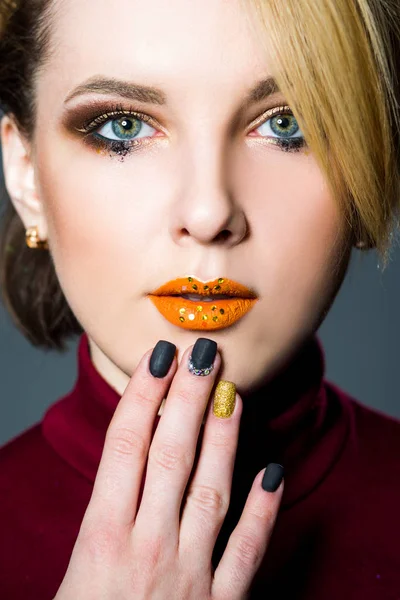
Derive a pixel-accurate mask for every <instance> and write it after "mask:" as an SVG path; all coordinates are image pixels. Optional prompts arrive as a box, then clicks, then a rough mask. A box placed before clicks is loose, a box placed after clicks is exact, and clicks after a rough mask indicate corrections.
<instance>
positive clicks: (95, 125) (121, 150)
mask: <svg viewBox="0 0 400 600" xmlns="http://www.w3.org/2000/svg"><path fill="white" fill-rule="evenodd" d="M278 115H279V116H284V115H291V116H294V114H293V112H292V110H291V109H290V107H289V106H287V105H286V106H277V107H275V108H270V109H268V110H266V111H265V112H264V113H263V114H262V115H261V116H260V117H258V119H257V120H256V121H255V126H254V127H253V128H252V129H251V130H250V132H251V131H254V130H255V129H258V128H259V127H261V126H262V125H264V124H265V123H267V122H268V121H269V120H270V119H271V118H273V117H276V116H278ZM119 117H131V118H134V119H135V120H138V121H143V122H144V123H148V124H149V125H150V126H151V127H158V124H157V122H156V121H155V120H154V119H153V118H152V117H150V116H149V115H146V114H144V113H141V112H137V111H135V110H134V109H132V110H131V109H129V110H126V109H124V108H123V106H121V105H116V106H114V107H112V109H111V110H110V111H107V112H106V113H103V114H101V115H99V116H97V117H95V118H94V119H90V120H88V121H86V122H85V123H84V124H83V125H82V127H79V128H76V129H77V131H79V132H80V133H84V134H85V142H86V143H87V144H89V145H90V146H94V147H95V148H96V149H99V148H103V149H106V150H109V151H111V152H112V153H114V154H117V155H121V156H126V155H127V154H129V153H130V152H133V151H134V150H135V149H136V148H138V147H140V146H144V145H147V144H148V143H151V142H146V141H142V140H151V139H152V138H139V139H138V140H136V141H135V140H134V139H132V140H125V141H124V140H110V139H108V138H105V137H104V136H101V135H99V134H96V130H97V129H99V128H100V127H101V126H102V125H105V124H106V123H107V122H109V121H114V120H116V119H118V118H119ZM264 117H265V118H264ZM250 132H249V133H250ZM261 139H264V140H268V142H267V143H269V144H272V145H275V146H279V148H280V149H281V150H282V151H283V152H299V151H300V150H301V149H302V148H304V147H306V146H307V144H306V141H305V139H304V137H296V138H292V139H290V138H286V139H285V138H274V137H272V138H271V137H263V136H261ZM139 140H140V141H139Z"/></svg>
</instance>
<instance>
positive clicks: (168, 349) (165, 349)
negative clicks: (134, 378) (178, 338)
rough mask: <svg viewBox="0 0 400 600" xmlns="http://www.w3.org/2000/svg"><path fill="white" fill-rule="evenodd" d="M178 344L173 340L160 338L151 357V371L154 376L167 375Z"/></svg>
mask: <svg viewBox="0 0 400 600" xmlns="http://www.w3.org/2000/svg"><path fill="white" fill-rule="evenodd" d="M175 350H176V346H175V344H171V342H166V341H165V340H160V341H159V342H157V344H156V345H155V346H154V350H153V352H152V355H151V357H150V365H149V368H150V373H151V374H152V375H153V377H159V378H162V377H165V376H166V374H167V373H168V371H169V369H170V367H171V365H172V361H173V360H174V356H175Z"/></svg>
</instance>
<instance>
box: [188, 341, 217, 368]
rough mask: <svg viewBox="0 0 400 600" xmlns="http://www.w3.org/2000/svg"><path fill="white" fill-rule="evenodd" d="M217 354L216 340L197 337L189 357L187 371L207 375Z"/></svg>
mask: <svg viewBox="0 0 400 600" xmlns="http://www.w3.org/2000/svg"><path fill="white" fill-rule="evenodd" d="M216 355H217V342H214V340H209V339H208V338H198V340H197V341H196V343H195V345H194V346H193V349H192V354H191V356H190V359H189V371H190V372H191V373H193V374H194V375H209V373H211V371H212V369H213V365H214V360H215V357H216Z"/></svg>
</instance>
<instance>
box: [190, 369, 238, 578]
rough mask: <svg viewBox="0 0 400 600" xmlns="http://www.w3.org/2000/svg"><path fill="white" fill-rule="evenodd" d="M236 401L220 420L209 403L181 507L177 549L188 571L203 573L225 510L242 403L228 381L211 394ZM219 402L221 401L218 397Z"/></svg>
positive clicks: (222, 382) (219, 384) (230, 485)
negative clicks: (194, 464)
mask: <svg viewBox="0 0 400 600" xmlns="http://www.w3.org/2000/svg"><path fill="white" fill-rule="evenodd" d="M224 391H225V398H226V399H227V400H228V401H229V395H230V394H231V395H232V394H233V397H234V398H235V399H236V401H235V407H234V411H233V413H232V415H231V416H230V417H228V418H220V417H218V416H216V415H215V414H214V411H213V403H210V406H209V409H208V411H207V412H208V414H207V420H206V424H205V429H204V434H203V439H202V446H201V453H200V458H199V462H198V465H197V468H196V472H195V474H194V477H193V479H192V481H191V483H190V486H189V488H188V492H187V495H186V501H185V505H184V507H183V512H182V517H181V524H180V537H179V550H180V553H181V556H182V560H183V561H184V562H185V564H186V565H188V566H189V567H190V570H191V572H193V571H199V572H201V573H205V572H207V570H208V569H209V566H210V563H211V556H212V552H213V548H214V546H215V541H216V539H217V536H218V533H219V531H220V529H221V526H222V523H223V521H224V519H225V517H226V513H227V511H228V507H229V502H230V495H231V487H232V476H233V469H234V465H235V457H236V450H237V443H238V437H239V425H240V417H241V414H242V410H243V403H242V400H241V398H240V396H239V395H238V394H237V393H236V388H235V385H234V384H233V383H231V382H224V381H220V382H219V383H218V386H217V388H216V390H215V395H216V396H217V397H218V399H219V398H220V396H221V395H223V394H224ZM222 402H225V399H224V398H222Z"/></svg>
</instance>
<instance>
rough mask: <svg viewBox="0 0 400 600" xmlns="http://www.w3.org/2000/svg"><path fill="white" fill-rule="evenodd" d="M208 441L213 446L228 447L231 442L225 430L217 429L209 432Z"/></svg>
mask: <svg viewBox="0 0 400 600" xmlns="http://www.w3.org/2000/svg"><path fill="white" fill-rule="evenodd" d="M208 443H209V444H211V446H213V447H214V448H228V447H229V446H231V444H232V439H231V437H230V436H229V435H227V433H226V432H222V431H218V430H217V431H213V432H211V435H210V439H209V442H208Z"/></svg>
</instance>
